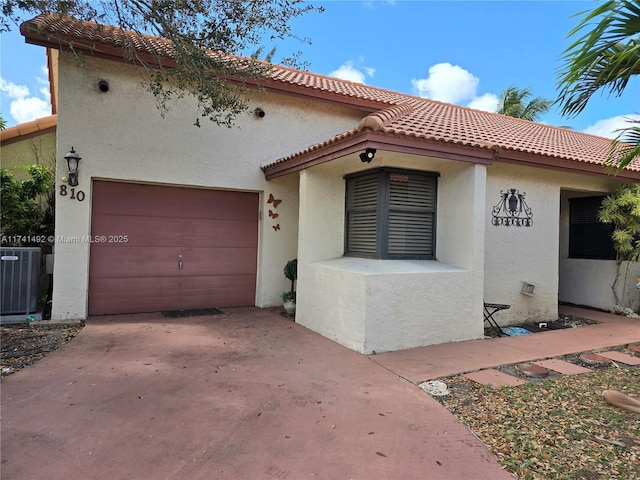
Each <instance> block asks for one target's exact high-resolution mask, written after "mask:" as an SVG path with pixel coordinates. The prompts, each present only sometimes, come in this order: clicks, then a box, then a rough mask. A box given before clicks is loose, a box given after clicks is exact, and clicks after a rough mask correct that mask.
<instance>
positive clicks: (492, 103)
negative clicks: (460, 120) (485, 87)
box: [467, 93, 500, 112]
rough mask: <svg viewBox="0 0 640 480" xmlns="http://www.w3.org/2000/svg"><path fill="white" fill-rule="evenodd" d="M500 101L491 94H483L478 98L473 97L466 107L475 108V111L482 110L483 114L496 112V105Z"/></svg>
mask: <svg viewBox="0 0 640 480" xmlns="http://www.w3.org/2000/svg"><path fill="white" fill-rule="evenodd" d="M499 102H500V99H499V98H498V96H497V95H495V94H493V93H485V94H484V95H482V96H480V97H475V98H474V99H473V100H471V101H470V102H469V104H468V105H467V107H469V108H475V109H476V110H484V111H485V112H496V111H497V110H498V103H499Z"/></svg>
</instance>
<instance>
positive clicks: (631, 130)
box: [605, 120, 640, 173]
mask: <svg viewBox="0 0 640 480" xmlns="http://www.w3.org/2000/svg"><path fill="white" fill-rule="evenodd" d="M628 122H629V123H631V124H634V125H632V126H630V127H627V128H621V129H618V130H616V131H617V132H620V133H618V136H617V137H616V138H615V139H614V140H612V142H611V146H610V147H609V153H608V155H607V159H606V161H605V165H606V167H607V170H608V171H609V172H610V173H611V172H614V171H617V172H619V171H621V170H623V169H624V168H626V167H628V166H629V165H633V164H638V165H639V166H640V120H628Z"/></svg>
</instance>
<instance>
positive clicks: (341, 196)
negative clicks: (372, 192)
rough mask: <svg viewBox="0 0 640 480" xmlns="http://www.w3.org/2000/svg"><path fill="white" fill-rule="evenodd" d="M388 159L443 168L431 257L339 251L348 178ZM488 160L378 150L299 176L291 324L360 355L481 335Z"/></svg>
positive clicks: (387, 163)
mask: <svg viewBox="0 0 640 480" xmlns="http://www.w3.org/2000/svg"><path fill="white" fill-rule="evenodd" d="M382 166H393V167H397V168H406V169H418V170H425V171H432V172H439V173H440V177H439V179H438V206H437V239H436V256H437V258H438V260H437V261H426V260H425V261H416V260H376V259H365V258H354V257H343V253H344V228H345V225H344V221H345V218H344V209H345V181H344V175H346V174H348V173H352V172H354V171H358V170H364V169H371V168H377V167H382ZM485 181H486V176H485V167H484V166H479V165H473V164H468V163H461V162H445V161H440V160H435V159H425V158H416V157H411V156H406V155H398V154H391V153H388V152H380V151H378V152H377V154H376V159H375V160H374V161H373V162H372V163H371V164H370V165H367V166H363V165H362V164H361V163H360V161H359V159H358V158H357V156H355V155H353V156H351V157H345V158H343V159H340V160H339V161H334V162H332V163H331V164H324V165H320V166H317V167H313V168H310V169H308V170H305V171H304V172H301V174H300V211H299V214H300V223H299V257H298V261H299V264H298V292H297V295H298V308H297V312H296V321H297V322H298V323H301V324H302V325H305V326H306V327H308V328H310V329H312V330H314V331H317V332H318V333H321V334H322V335H324V336H326V337H328V338H331V339H333V340H335V341H337V342H339V343H341V344H343V345H345V346H347V347H349V348H351V349H353V350H356V351H359V352H361V353H372V352H374V351H375V352H384V351H390V350H399V349H405V348H411V347H415V346H420V345H429V344H436V343H445V342H451V341H460V340H467V339H471V338H479V337H481V336H482V332H483V320H482V281H483V268H484V261H483V251H484V249H483V243H484V224H483V221H482V216H481V215H478V212H479V210H478V209H480V211H482V209H483V206H484V190H485Z"/></svg>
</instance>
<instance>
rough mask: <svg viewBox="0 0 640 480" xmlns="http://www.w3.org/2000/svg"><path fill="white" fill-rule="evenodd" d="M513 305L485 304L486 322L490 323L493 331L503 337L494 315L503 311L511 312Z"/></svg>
mask: <svg viewBox="0 0 640 480" xmlns="http://www.w3.org/2000/svg"><path fill="white" fill-rule="evenodd" d="M510 308H511V305H504V304H501V303H486V302H485V304H484V321H485V322H487V323H489V325H490V326H491V329H492V330H493V331H494V332H495V333H496V334H497V335H498V336H499V337H501V336H502V330H500V327H499V326H498V324H497V322H496V319H495V318H493V315H494V314H495V313H497V312H499V311H501V310H509V309H510Z"/></svg>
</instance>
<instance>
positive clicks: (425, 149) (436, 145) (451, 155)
mask: <svg viewBox="0 0 640 480" xmlns="http://www.w3.org/2000/svg"><path fill="white" fill-rule="evenodd" d="M365 148H375V149H377V150H381V151H382V150H384V151H386V152H394V153H404V154H409V155H417V156H423V157H434V158H442V159H446V160H456V161H461V162H470V163H480V164H485V165H489V164H491V163H492V162H493V158H494V154H495V153H494V150H493V149H491V148H487V147H480V146H476V147H474V146H470V145H460V144H453V143H449V142H438V141H429V140H426V139H425V140H422V141H417V140H416V139H413V138H406V137H401V136H389V135H384V134H381V133H376V132H372V131H370V130H365V131H362V132H357V133H354V134H352V135H345V136H344V137H343V138H341V139H339V140H336V141H335V142H333V143H331V144H330V145H326V146H320V147H318V148H312V149H311V150H310V151H308V152H303V153H300V154H299V155H296V156H294V157H293V158H290V159H287V160H284V161H280V162H278V161H276V162H275V163H272V164H270V165H267V166H265V167H263V171H264V174H265V178H266V179H267V180H271V179H274V178H277V177H281V176H283V175H288V174H291V173H295V172H299V171H301V170H304V169H307V168H310V167H313V166H316V165H320V164H323V163H327V162H330V161H332V160H335V159H337V158H342V157H346V156H347V155H350V154H353V153H357V152H359V151H362V150H364V149H365Z"/></svg>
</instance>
